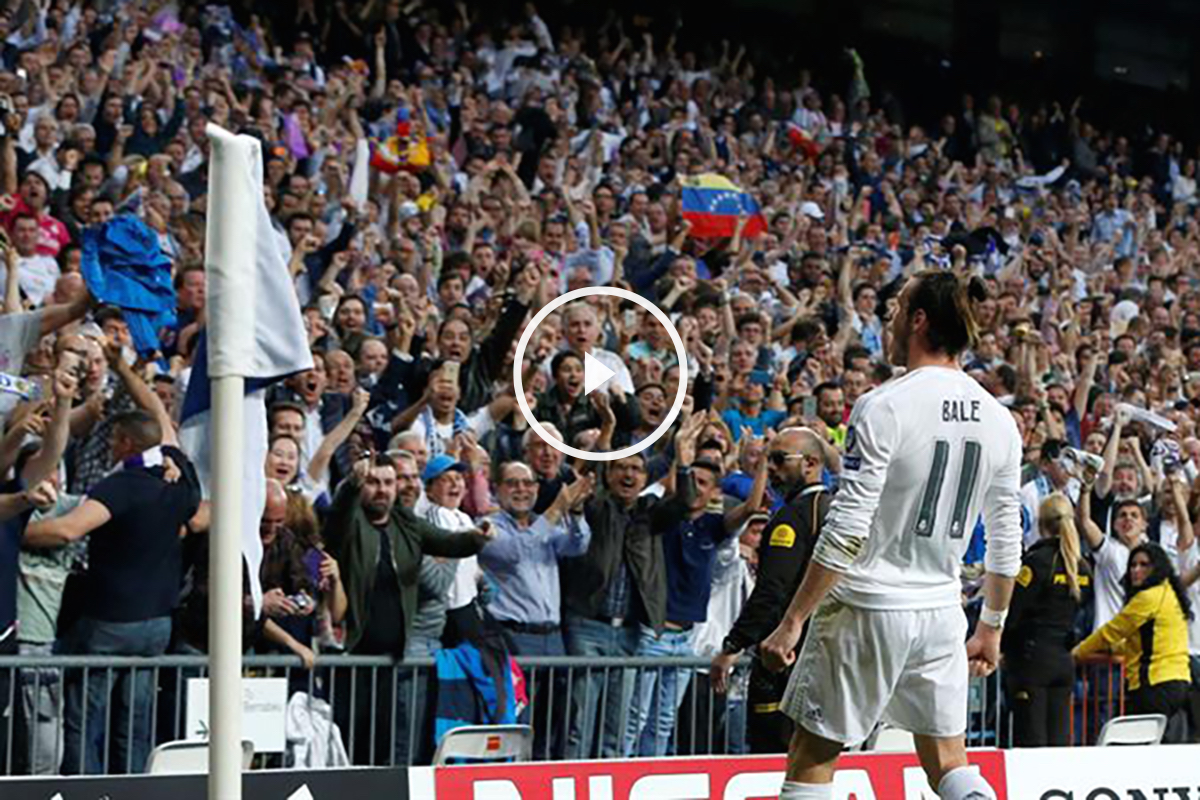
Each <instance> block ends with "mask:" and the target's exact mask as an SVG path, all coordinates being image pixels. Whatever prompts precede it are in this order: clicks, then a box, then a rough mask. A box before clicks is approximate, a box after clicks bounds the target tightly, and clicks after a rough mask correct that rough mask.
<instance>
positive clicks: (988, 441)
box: [825, 367, 1021, 610]
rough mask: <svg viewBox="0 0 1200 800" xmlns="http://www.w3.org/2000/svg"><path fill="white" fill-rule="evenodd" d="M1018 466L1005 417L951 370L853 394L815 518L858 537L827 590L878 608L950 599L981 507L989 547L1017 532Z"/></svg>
mask: <svg viewBox="0 0 1200 800" xmlns="http://www.w3.org/2000/svg"><path fill="white" fill-rule="evenodd" d="M1020 469H1021V439H1020V435H1019V434H1018V432H1017V427H1016V423H1015V422H1014V421H1013V419H1012V415H1011V414H1010V412H1009V411H1008V409H1006V408H1005V407H1004V406H1002V405H1000V403H999V402H997V401H996V399H995V398H994V397H992V396H991V395H990V394H988V393H987V391H985V390H984V389H983V387H982V386H980V385H979V383H978V382H976V381H975V380H974V379H973V378H971V377H969V376H968V375H966V374H965V373H963V372H962V371H960V370H956V369H949V368H944V367H922V368H920V369H917V370H914V371H912V372H910V373H908V374H907V375H905V376H903V377H901V378H899V379H897V380H894V381H891V382H889V383H887V384H885V385H883V386H881V387H880V388H878V389H876V390H874V391H872V392H870V393H869V394H867V395H865V396H864V397H862V398H861V399H860V400H859V401H858V402H857V403H856V404H855V406H854V411H853V413H852V414H851V417H850V429H849V432H848V434H847V438H846V456H845V458H844V459H843V470H842V476H841V486H840V488H839V490H838V493H837V495H836V496H835V498H834V501H833V505H832V507H831V508H830V511H829V516H828V519H827V520H826V523H825V526H826V530H833V531H835V532H836V531H837V530H838V529H843V530H845V531H846V532H847V533H849V534H851V535H853V536H856V537H863V536H865V537H866V541H865V543H864V545H863V549H862V552H861V553H860V554H859V556H858V558H857V559H856V560H855V562H854V563H853V564H852V565H851V567H850V569H849V571H848V572H847V573H846V575H844V576H843V578H842V580H841V582H840V583H839V584H838V586H837V587H836V588H835V589H834V596H835V597H836V598H837V599H839V600H841V601H843V602H845V603H847V604H849V605H852V606H858V607H861V608H871V609H880V610H895V609H928V608H940V607H943V606H957V605H959V603H960V593H961V584H960V582H959V572H960V567H961V564H962V558H963V555H964V553H966V550H967V547H968V546H969V544H970V541H971V535H972V533H973V531H974V529H975V524H976V521H977V520H978V519H979V515H980V511H981V510H982V511H983V513H984V522H985V525H986V527H987V531H988V540H989V551H992V550H993V549H995V552H997V553H998V552H999V551H1004V552H1007V553H1010V554H1011V552H1012V550H1013V545H1012V543H1013V542H1019V541H1020V537H1021V517H1020V497H1019V492H1020ZM1005 542H1007V543H1008V544H1007V546H1003V545H1004V543H1005ZM1017 547H1018V550H1017V551H1016V552H1017V553H1018V554H1019V545H1017ZM990 555H991V554H990ZM1007 560H1009V559H1006V561H1007ZM1018 560H1019V559H1018ZM990 566H991V564H989V567H990ZM1013 571H1014V572H1015V569H1014V570H1013Z"/></svg>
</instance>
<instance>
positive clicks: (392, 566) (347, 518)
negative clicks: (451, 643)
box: [323, 455, 491, 764]
mask: <svg viewBox="0 0 1200 800" xmlns="http://www.w3.org/2000/svg"><path fill="white" fill-rule="evenodd" d="M396 497H397V475H396V465H395V462H393V461H392V460H391V459H390V458H388V457H387V456H385V455H379V456H373V457H368V458H363V459H360V460H359V461H358V462H357V463H356V464H355V465H354V468H353V471H352V473H351V476H350V477H349V478H347V479H346V480H345V481H343V482H342V484H341V486H339V487H338V490H337V492H336V493H335V495H334V499H333V503H332V505H331V507H330V511H329V517H328V520H327V522H326V524H325V528H324V531H323V533H324V536H325V541H326V544H327V546H328V548H329V552H330V553H331V554H332V555H333V557H334V558H336V559H337V561H338V564H340V565H341V567H342V585H343V586H344V587H345V590H346V597H347V599H348V600H349V610H348V611H347V614H346V639H345V647H346V652H348V653H351V654H354V655H391V656H395V657H401V656H403V654H404V652H405V645H406V643H407V640H408V637H409V635H410V632H411V630H412V628H413V615H414V614H415V612H416V610H417V586H418V578H419V575H420V567H421V559H422V558H423V557H424V556H427V555H428V556H440V557H443V558H465V557H467V556H473V555H475V554H476V553H478V552H479V550H480V549H481V548H482V547H483V546H484V545H485V544H486V543H487V542H488V541H489V540H490V538H491V533H490V531H489V529H488V528H487V527H486V526H485V527H483V528H473V529H471V530H469V531H465V532H459V533H454V532H451V531H446V530H442V529H440V528H437V527H435V526H433V525H431V524H429V523H428V522H426V521H425V520H422V519H420V518H418V517H417V516H416V515H414V514H413V512H412V511H410V510H408V509H407V508H404V507H402V506H398V505H397V504H396ZM371 673H372V669H371V668H369V667H367V668H362V669H358V668H355V669H349V670H342V671H340V672H339V673H338V675H337V676H336V680H335V683H336V686H335V692H336V694H337V696H338V697H343V698H349V697H352V696H353V697H354V701H353V702H352V703H351V702H345V703H342V702H339V703H335V704H334V710H335V715H336V716H337V722H338V725H339V727H340V728H341V731H342V735H343V737H344V738H345V741H346V743H347V747H349V746H350V742H351V739H352V738H353V742H354V747H353V751H354V752H352V753H350V758H351V760H352V761H354V762H355V763H358V764H386V763H390V762H391V760H392V758H393V757H394V756H395V757H397V758H400V757H402V758H404V759H405V761H407V757H408V746H409V743H408V733H407V731H408V728H407V726H406V727H405V728H404V730H398V731H396V734H397V735H396V749H395V751H393V750H392V749H391V744H390V742H391V739H392V735H391V733H392V730H391V728H390V726H391V725H392V720H393V719H396V718H397V717H399V716H400V714H401V713H403V708H402V707H401V708H397V705H398V701H396V702H394V701H393V700H392V697H393V693H392V692H391V691H388V690H387V688H386V687H384V688H382V689H381V688H378V687H377V688H376V690H375V691H372V690H371V687H372V680H373V679H374V678H375V677H376V676H374V675H372V674H371ZM354 684H357V691H356V692H353V693H352V692H351V689H352V687H353V685H354ZM397 694H398V693H397ZM372 709H374V713H373V712H372ZM394 711H395V712H397V713H395V714H394V713H393V712H394ZM352 712H353V721H354V724H353V730H352V728H351V714H352ZM372 719H374V720H375V729H376V735H375V736H374V739H372V736H371V728H372ZM372 742H373V744H374V746H373V747H372V746H371V743H372Z"/></svg>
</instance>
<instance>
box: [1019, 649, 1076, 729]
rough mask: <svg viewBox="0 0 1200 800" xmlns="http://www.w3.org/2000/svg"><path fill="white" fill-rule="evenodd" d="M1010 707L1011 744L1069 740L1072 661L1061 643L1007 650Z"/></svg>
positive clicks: (1073, 669)
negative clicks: (1011, 715)
mask: <svg viewBox="0 0 1200 800" xmlns="http://www.w3.org/2000/svg"><path fill="white" fill-rule="evenodd" d="M1004 656H1006V660H1007V672H1006V688H1007V690H1008V703H1009V708H1012V710H1013V744H1014V745H1015V746H1018V747H1048V746H1049V747H1064V746H1066V745H1067V744H1068V742H1069V741H1070V700H1072V692H1073V690H1074V686H1075V664H1074V660H1073V658H1072V656H1070V650H1069V649H1068V648H1067V646H1064V645H1050V644H1046V643H1032V642H1031V643H1027V645H1026V646H1024V648H1020V649H1019V650H1018V651H1016V652H1012V651H1006V654H1004Z"/></svg>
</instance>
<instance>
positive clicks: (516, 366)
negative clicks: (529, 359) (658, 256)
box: [513, 286, 688, 461]
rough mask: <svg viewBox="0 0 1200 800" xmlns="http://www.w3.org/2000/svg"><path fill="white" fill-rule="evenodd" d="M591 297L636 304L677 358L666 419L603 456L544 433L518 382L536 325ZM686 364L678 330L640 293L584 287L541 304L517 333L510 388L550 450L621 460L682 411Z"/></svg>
mask: <svg viewBox="0 0 1200 800" xmlns="http://www.w3.org/2000/svg"><path fill="white" fill-rule="evenodd" d="M592 295H601V296H603V297H620V298H621V299H623V300H628V301H629V302H631V303H637V304H638V305H639V306H641V307H642V308H644V309H646V310H647V311H649V312H650V313H651V314H653V315H654V318H655V319H657V320H658V321H659V323H660V324H661V325H662V326H663V327H664V328H666V330H667V333H668V334H669V335H670V337H671V343H672V344H674V345H675V355H676V357H677V358H678V359H679V388H678V389H677V390H676V392H675V402H674V403H672V404H671V410H670V411H669V412H667V416H665V417H663V421H662V422H660V423H659V425H658V427H657V428H655V429H654V432H653V433H651V434H650V435H649V436H647V437H646V438H645V439H642V440H641V441H640V442H638V443H637V444H632V445H630V446H629V447H624V448H621V449H620V450H612V451H610V452H607V453H593V452H590V451H588V450H580V449H579V448H578V447H571V445H569V444H567V443H565V442H560V441H558V440H557V439H555V438H554V437H553V436H551V435H550V434H548V433H546V429H545V428H543V427H542V424H541V423H540V422H538V421H537V419H536V418H535V417H534V416H533V412H532V411H530V409H529V402H528V401H527V400H526V399H525V386H524V383H523V381H522V380H521V373H522V372H523V369H522V367H523V366H524V364H525V348H526V347H528V346H529V339H530V337H532V336H533V332H534V331H535V330H537V328H538V326H539V325H541V324H542V322H543V321H544V320H545V319H546V317H548V316H549V315H550V313H551V312H552V311H554V310H555V309H557V308H558V307H559V306H562V305H564V304H566V303H570V302H572V301H574V300H582V299H583V298H585V297H591V296H592ZM687 369H688V361H687V350H686V349H685V348H684V346H683V339H682V338H681V337H680V336H679V331H678V330H676V329H675V326H674V325H672V324H671V320H670V319H669V318H668V317H667V315H666V314H665V313H664V312H663V310H662V309H661V308H659V307H658V306H657V305H655V304H654V303H652V302H650V301H649V300H647V299H646V298H644V297H642V296H641V295H640V294H634V293H633V292H630V291H628V290H626V289H618V288H616V287H613V286H587V287H585V288H583V289H576V290H575V291H573V292H567V293H566V294H564V295H562V296H560V297H556V298H555V299H553V300H551V301H550V302H549V303H547V304H546V305H544V306H543V307H542V309H541V310H540V311H538V312H537V313H536V314H534V315H533V319H531V320H530V321H529V324H528V325H526V326H525V332H524V333H522V334H521V340H520V341H519V342H517V352H516V355H515V356H514V357H513V387H514V388H515V389H516V392H517V406H518V407H520V409H521V414H523V415H524V417H525V421H526V422H528V423H529V426H530V427H531V428H532V429H533V432H534V433H536V434H537V435H538V436H540V437H541V439H542V441H544V442H546V444H548V445H550V446H551V447H553V448H554V449H555V450H557V451H559V452H560V453H565V454H566V455H569V456H574V457H575V458H582V459H584V460H585V461H617V460H619V459H622V458H628V457H629V456H633V455H637V454H638V453H640V452H642V451H643V450H645V449H646V448H647V447H650V446H651V445H653V444H654V443H655V442H657V441H658V440H659V439H661V438H662V437H663V434H665V433H666V432H667V431H668V430H670V429H671V425H673V424H674V423H675V420H676V419H677V418H678V417H679V412H680V411H682V410H683V401H684V398H686V397H687V384H688V382H687V376H688V372H687Z"/></svg>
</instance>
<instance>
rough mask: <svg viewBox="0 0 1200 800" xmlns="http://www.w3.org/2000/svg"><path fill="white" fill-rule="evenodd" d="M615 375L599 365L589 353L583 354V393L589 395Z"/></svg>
mask: <svg viewBox="0 0 1200 800" xmlns="http://www.w3.org/2000/svg"><path fill="white" fill-rule="evenodd" d="M615 374H616V373H615V372H613V371H612V370H611V369H609V368H608V367H606V366H604V365H603V364H601V363H600V362H599V361H598V360H597V359H596V358H594V357H593V356H592V354H591V353H584V354H583V393H584V394H585V395H588V394H591V393H592V392H593V391H594V390H595V389H597V388H599V387H600V384H602V383H604V382H605V381H606V380H608V379H609V378H611V377H612V376H613V375H615Z"/></svg>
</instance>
